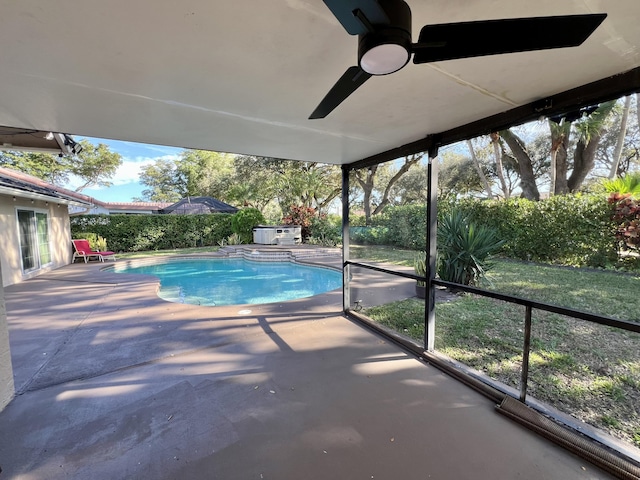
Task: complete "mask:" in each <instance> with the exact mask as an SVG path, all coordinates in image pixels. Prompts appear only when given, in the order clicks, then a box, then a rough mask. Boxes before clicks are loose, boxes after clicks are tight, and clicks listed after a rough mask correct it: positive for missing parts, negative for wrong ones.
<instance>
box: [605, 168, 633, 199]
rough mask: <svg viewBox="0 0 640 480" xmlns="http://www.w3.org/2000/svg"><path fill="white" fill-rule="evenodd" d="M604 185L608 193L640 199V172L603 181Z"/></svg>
mask: <svg viewBox="0 0 640 480" xmlns="http://www.w3.org/2000/svg"><path fill="white" fill-rule="evenodd" d="M602 185H603V186H604V189H605V191H606V192H608V193H619V194H622V195H627V194H628V195H630V196H632V197H640V172H634V173H629V174H627V175H625V176H624V177H621V178H614V179H611V180H609V179H606V180H603V181H602Z"/></svg>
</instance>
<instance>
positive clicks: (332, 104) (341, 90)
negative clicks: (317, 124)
mask: <svg viewBox="0 0 640 480" xmlns="http://www.w3.org/2000/svg"><path fill="white" fill-rule="evenodd" d="M369 78H371V75H370V74H369V73H367V72H365V71H364V70H362V69H361V68H360V67H349V68H348V69H347V71H346V72H344V74H343V75H342V76H341V77H340V79H339V80H338V81H337V82H336V84H335V85H334V86H333V88H331V90H329V93H327V95H326V96H325V97H324V98H323V99H322V101H321V102H320V105H318V106H317V107H316V109H315V110H314V111H313V113H312V114H311V116H310V117H309V120H313V119H316V118H324V117H326V116H327V115H329V114H330V113H331V112H332V111H333V110H334V109H335V108H336V107H337V106H338V105H340V104H341V103H342V102H344V100H345V99H346V98H347V97H348V96H349V95H351V94H352V93H353V92H355V91H356V90H357V89H358V87H360V86H361V85H362V84H363V83H364V82H366V81H367V80H369Z"/></svg>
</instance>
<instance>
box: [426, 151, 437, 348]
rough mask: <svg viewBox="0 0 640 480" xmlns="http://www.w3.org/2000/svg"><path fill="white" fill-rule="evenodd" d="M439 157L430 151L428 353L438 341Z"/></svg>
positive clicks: (428, 193) (427, 296)
mask: <svg viewBox="0 0 640 480" xmlns="http://www.w3.org/2000/svg"><path fill="white" fill-rule="evenodd" d="M437 155H438V151H437V149H434V150H432V151H429V163H428V164H427V179H428V186H427V212H426V213H427V231H426V235H427V238H426V241H427V245H426V253H427V288H426V295H425V302H424V304H425V305H424V309H425V312H424V315H425V318H424V348H425V349H426V350H428V351H433V350H434V349H435V339H436V286H435V285H434V284H433V280H434V279H435V278H436V235H437V231H438V230H437V225H438V205H437V203H438V166H437V162H436V161H434V160H435V159H436V157H437Z"/></svg>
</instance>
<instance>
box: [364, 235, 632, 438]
mask: <svg viewBox="0 0 640 480" xmlns="http://www.w3.org/2000/svg"><path fill="white" fill-rule="evenodd" d="M406 255H407V252H404V253H401V252H398V251H390V253H387V254H386V259H385V258H384V257H385V253H384V252H383V251H382V250H378V251H376V253H375V254H372V253H371V249H370V248H369V247H367V253H366V256H367V258H370V259H373V258H374V257H375V258H376V261H388V262H394V263H401V262H398V261H397V260H398V257H403V256H405V257H406ZM352 256H353V255H352ZM394 258H395V260H394ZM402 263H404V262H402ZM404 264H406V263H404ZM489 280H490V281H491V284H487V285H484V286H483V287H484V288H488V289H492V290H496V291H500V292H503V293H507V294H511V295H516V296H520V297H525V298H530V299H535V300H538V301H541V302H545V303H550V304H556V305H563V306H567V307H571V308H575V309H579V310H584V311H589V312H593V313H597V314H601V315H607V316H613V317H617V318H621V319H626V320H632V321H640V295H639V293H640V277H638V276H631V275H627V274H622V273H616V272H606V271H594V270H584V269H574V268H564V267H556V266H544V265H535V264H528V263H520V262H512V261H506V260H498V261H496V262H495V265H494V267H493V269H492V270H491V271H490V275H489ZM364 313H366V315H368V316H369V317H371V318H372V319H374V320H375V321H378V322H380V323H381V324H383V325H385V326H387V327H390V328H393V329H395V330H396V331H398V332H400V333H402V334H404V335H407V336H409V337H411V338H413V339H414V340H416V341H417V342H421V341H422V339H423V335H424V327H423V318H424V303H423V301H422V300H418V299H415V298H413V299H407V300H402V301H399V302H395V303H393V304H389V305H384V306H380V307H373V308H370V309H367V310H366V311H365V312H364ZM523 330H524V307H521V306H517V305H513V304H508V303H505V302H500V301H497V300H492V299H488V298H483V297H478V296H475V295H468V294H463V295H460V296H459V298H458V299H456V300H454V301H451V302H446V303H444V302H443V303H438V305H437V307H436V340H435V342H436V350H438V351H440V352H441V353H444V354H446V355H449V356H450V357H452V358H455V359H456V360H458V361H461V362H463V363H465V364H467V365H469V366H471V367H473V368H475V369H477V370H480V371H482V372H484V373H486V374H487V375H489V376H491V377H492V378H494V379H496V380H499V381H501V382H503V383H506V384H507V385H510V386H513V387H515V388H519V381H520V367H521V356H522V345H523ZM532 333H533V335H532V347H531V357H530V376H529V389H528V394H529V395H531V396H533V397H535V398H537V399H538V400H541V401H544V402H546V403H548V404H550V405H552V406H554V407H556V408H558V409H559V410H562V411H564V412H565V413H569V414H571V415H573V416H575V417H576V418H578V419H581V420H583V421H585V422H588V423H590V424H592V425H595V426H597V427H599V428H602V429H604V430H607V431H609V432H610V433H611V434H612V435H614V436H617V437H619V438H622V439H624V440H626V441H628V442H629V443H632V444H635V445H636V446H639V447H640V411H639V409H638V405H640V335H638V334H633V333H627V332H622V331H618V330H615V329H612V328H609V327H603V326H599V325H595V324H591V323H589V322H584V321H579V320H574V319H570V318H566V317H562V316H560V315H556V314H552V313H546V312H541V311H535V310H534V313H533V332H532Z"/></svg>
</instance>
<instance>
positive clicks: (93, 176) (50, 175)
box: [0, 140, 122, 192]
mask: <svg viewBox="0 0 640 480" xmlns="http://www.w3.org/2000/svg"><path fill="white" fill-rule="evenodd" d="M79 143H80V145H82V151H81V152H80V153H78V154H71V155H52V154H49V153H40V152H22V151H20V152H13V151H8V152H0V165H1V166H4V167H9V168H12V169H14V170H19V171H21V172H24V173H27V174H29V175H33V176H34V177H38V178H41V179H43V180H45V181H47V182H49V183H52V184H54V185H59V186H64V185H65V184H67V183H68V182H69V181H70V180H71V179H73V180H79V182H80V185H79V186H78V187H77V188H76V189H75V190H76V191H77V192H80V191H82V190H84V189H86V188H89V187H92V186H105V187H108V186H111V184H112V183H111V181H110V179H111V178H112V177H113V176H114V175H115V173H116V171H117V169H118V167H119V166H120V165H121V164H122V157H121V156H120V154H118V153H115V152H112V151H111V150H110V149H109V147H108V146H107V145H105V144H102V143H100V144H98V145H97V146H96V145H93V144H92V143H91V142H89V141H88V140H81V141H80V142H79Z"/></svg>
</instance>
